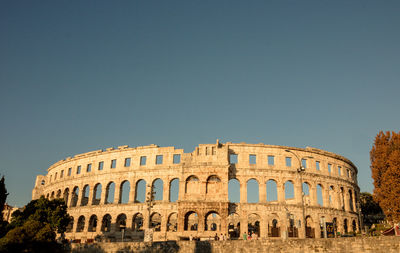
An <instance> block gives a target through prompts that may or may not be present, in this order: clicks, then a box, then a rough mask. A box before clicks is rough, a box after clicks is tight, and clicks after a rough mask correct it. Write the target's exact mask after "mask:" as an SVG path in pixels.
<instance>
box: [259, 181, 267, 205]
mask: <svg viewBox="0 0 400 253" xmlns="http://www.w3.org/2000/svg"><path fill="white" fill-rule="evenodd" d="M259 190H260V192H259V203H267V184H266V183H265V182H261V183H260V189H259Z"/></svg>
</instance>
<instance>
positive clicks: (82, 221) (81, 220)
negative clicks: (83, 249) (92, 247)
mask: <svg viewBox="0 0 400 253" xmlns="http://www.w3.org/2000/svg"><path fill="white" fill-rule="evenodd" d="M84 228H85V216H83V215H81V216H80V217H79V219H78V223H77V224H76V232H83V229H84Z"/></svg>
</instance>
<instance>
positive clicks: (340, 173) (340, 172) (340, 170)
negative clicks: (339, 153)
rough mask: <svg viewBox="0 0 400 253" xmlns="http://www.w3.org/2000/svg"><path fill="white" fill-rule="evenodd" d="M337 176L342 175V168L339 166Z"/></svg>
mask: <svg viewBox="0 0 400 253" xmlns="http://www.w3.org/2000/svg"><path fill="white" fill-rule="evenodd" d="M337 169H338V175H339V176H341V175H342V168H341V167H340V166H338V168H337Z"/></svg>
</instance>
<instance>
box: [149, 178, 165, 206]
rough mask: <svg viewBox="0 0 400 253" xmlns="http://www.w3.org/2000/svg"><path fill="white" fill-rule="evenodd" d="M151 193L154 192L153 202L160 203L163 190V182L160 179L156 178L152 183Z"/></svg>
mask: <svg viewBox="0 0 400 253" xmlns="http://www.w3.org/2000/svg"><path fill="white" fill-rule="evenodd" d="M152 187H153V191H154V200H155V201H161V200H163V188H164V181H163V180H162V179H160V178H157V179H156V180H154V181H153V185H152Z"/></svg>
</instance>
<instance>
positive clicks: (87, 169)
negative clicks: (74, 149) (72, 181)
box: [86, 163, 92, 172]
mask: <svg viewBox="0 0 400 253" xmlns="http://www.w3.org/2000/svg"><path fill="white" fill-rule="evenodd" d="M91 171H92V164H91V163H89V164H88V165H87V167H86V172H91Z"/></svg>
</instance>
